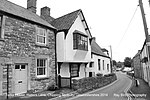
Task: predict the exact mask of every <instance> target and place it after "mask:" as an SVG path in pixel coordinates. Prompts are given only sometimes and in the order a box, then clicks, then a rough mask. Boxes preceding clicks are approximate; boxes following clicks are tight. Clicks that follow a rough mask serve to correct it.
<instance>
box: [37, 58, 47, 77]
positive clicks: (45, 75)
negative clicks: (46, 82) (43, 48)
mask: <svg viewBox="0 0 150 100" xmlns="http://www.w3.org/2000/svg"><path fill="white" fill-rule="evenodd" d="M38 60H45V64H43V65H45V67H44V68H43V69H45V74H43V75H38V68H42V67H41V66H39V67H38ZM47 60H48V59H47V58H37V59H36V77H37V78H43V77H47V65H48V64H47ZM39 65H40V62H39ZM43 71H44V70H43Z"/></svg>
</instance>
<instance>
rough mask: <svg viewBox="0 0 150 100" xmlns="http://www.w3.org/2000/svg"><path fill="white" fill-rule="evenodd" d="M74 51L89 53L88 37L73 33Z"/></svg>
mask: <svg viewBox="0 0 150 100" xmlns="http://www.w3.org/2000/svg"><path fill="white" fill-rule="evenodd" d="M73 49H78V50H85V51H88V37H87V36H86V35H84V34H82V33H79V32H77V31H75V32H74V33H73Z"/></svg>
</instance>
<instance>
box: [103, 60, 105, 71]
mask: <svg viewBox="0 0 150 100" xmlns="http://www.w3.org/2000/svg"><path fill="white" fill-rule="evenodd" d="M103 70H105V63H104V60H103Z"/></svg>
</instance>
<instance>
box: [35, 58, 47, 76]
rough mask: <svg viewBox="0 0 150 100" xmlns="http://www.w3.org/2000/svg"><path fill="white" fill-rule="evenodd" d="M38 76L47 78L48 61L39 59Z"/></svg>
mask: <svg viewBox="0 0 150 100" xmlns="http://www.w3.org/2000/svg"><path fill="white" fill-rule="evenodd" d="M37 76H46V59H37Z"/></svg>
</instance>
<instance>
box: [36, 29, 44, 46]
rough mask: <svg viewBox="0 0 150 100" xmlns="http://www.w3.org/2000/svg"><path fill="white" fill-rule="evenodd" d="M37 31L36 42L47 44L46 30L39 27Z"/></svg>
mask: <svg viewBox="0 0 150 100" xmlns="http://www.w3.org/2000/svg"><path fill="white" fill-rule="evenodd" d="M36 33H37V36H36V42H37V43H39V44H46V30H45V29H43V28H37V29H36Z"/></svg>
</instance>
